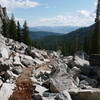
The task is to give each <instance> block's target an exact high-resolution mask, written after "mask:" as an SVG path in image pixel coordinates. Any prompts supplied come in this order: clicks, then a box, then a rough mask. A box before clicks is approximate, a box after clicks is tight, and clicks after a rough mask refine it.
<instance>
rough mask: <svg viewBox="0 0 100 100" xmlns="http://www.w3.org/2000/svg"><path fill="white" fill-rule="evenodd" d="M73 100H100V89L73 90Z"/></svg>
mask: <svg viewBox="0 0 100 100" xmlns="http://www.w3.org/2000/svg"><path fill="white" fill-rule="evenodd" d="M68 92H69V93H70V95H71V97H72V100H100V89H85V90H82V89H80V90H79V89H71V90H69V91H68Z"/></svg>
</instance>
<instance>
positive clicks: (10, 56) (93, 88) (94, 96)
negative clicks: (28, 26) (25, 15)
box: [0, 34, 100, 100]
mask: <svg viewBox="0 0 100 100" xmlns="http://www.w3.org/2000/svg"><path fill="white" fill-rule="evenodd" d="M85 58H87V57H85ZM99 88H100V67H99V66H91V65H90V64H89V62H88V61H87V60H85V59H84V58H83V55H82V54H79V53H77V54H76V55H75V56H68V57H64V56H63V55H61V53H60V52H55V51H45V50H38V49H36V48H34V47H31V48H29V47H28V46H27V45H25V44H23V43H19V42H17V41H14V40H12V39H8V38H5V37H3V36H2V35H1V34H0V100H100V89H99ZM27 97H28V98H27Z"/></svg>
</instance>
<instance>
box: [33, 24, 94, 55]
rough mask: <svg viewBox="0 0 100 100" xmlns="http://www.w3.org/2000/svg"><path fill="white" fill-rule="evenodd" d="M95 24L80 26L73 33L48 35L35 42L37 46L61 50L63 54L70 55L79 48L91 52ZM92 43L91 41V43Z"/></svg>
mask: <svg viewBox="0 0 100 100" xmlns="http://www.w3.org/2000/svg"><path fill="white" fill-rule="evenodd" d="M94 26H95V25H92V26H90V27H85V28H79V29H77V30H75V31H73V32H71V33H68V34H65V35H60V36H55V35H52V36H48V37H45V38H41V39H38V40H35V41H34V42H33V43H34V45H35V46H36V47H38V48H41V49H49V50H59V49H60V50H61V51H62V52H63V54H65V55H69V54H72V53H74V52H75V51H77V50H85V51H86V52H88V53H89V52H90V47H89V46H88V45H89V42H91V41H90V38H91V36H92V33H93V30H94ZM90 44H91V43H90Z"/></svg>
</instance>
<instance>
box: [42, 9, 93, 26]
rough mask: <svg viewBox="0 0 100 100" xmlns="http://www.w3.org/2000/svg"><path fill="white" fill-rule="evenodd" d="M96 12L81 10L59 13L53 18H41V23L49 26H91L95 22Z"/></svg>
mask: <svg viewBox="0 0 100 100" xmlns="http://www.w3.org/2000/svg"><path fill="white" fill-rule="evenodd" d="M94 19H95V13H94V12H89V11H87V10H79V11H77V12H76V14H74V15H67V16H65V15H58V16H55V17H52V18H41V19H40V23H42V24H44V25H47V26H55V25H56V26H61V25H66V26H89V25H91V24H93V23H94Z"/></svg>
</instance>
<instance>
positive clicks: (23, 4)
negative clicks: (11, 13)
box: [0, 0, 39, 9]
mask: <svg viewBox="0 0 100 100" xmlns="http://www.w3.org/2000/svg"><path fill="white" fill-rule="evenodd" d="M0 4H1V5H2V6H5V7H7V8H8V9H11V8H32V7H36V6H38V5H39V3H38V2H35V1H31V0H0Z"/></svg>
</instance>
